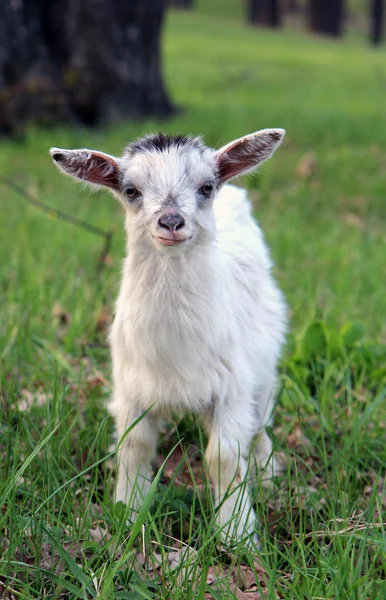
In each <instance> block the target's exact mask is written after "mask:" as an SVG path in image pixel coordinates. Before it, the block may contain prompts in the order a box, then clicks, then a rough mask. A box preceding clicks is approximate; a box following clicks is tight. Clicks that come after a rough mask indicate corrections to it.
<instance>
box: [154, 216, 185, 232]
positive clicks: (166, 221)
mask: <svg viewBox="0 0 386 600" xmlns="http://www.w3.org/2000/svg"><path fill="white" fill-rule="evenodd" d="M158 225H159V226H160V227H164V228H165V229H169V230H170V231H177V230H178V229H182V227H183V226H184V225H185V219H184V217H183V216H182V215H180V214H179V213H166V214H165V215H161V216H160V218H159V219H158Z"/></svg>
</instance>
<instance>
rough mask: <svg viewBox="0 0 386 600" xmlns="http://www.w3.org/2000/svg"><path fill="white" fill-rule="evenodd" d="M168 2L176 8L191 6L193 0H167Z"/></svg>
mask: <svg viewBox="0 0 386 600" xmlns="http://www.w3.org/2000/svg"><path fill="white" fill-rule="evenodd" d="M169 4H170V5H171V6H177V7H178V8H193V6H194V0H169Z"/></svg>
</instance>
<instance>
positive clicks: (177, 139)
mask: <svg viewBox="0 0 386 600" xmlns="http://www.w3.org/2000/svg"><path fill="white" fill-rule="evenodd" d="M171 148H177V149H192V150H199V151H200V152H203V151H204V150H205V146H204V144H203V143H202V141H201V140H200V138H198V137H190V136H188V135H167V134H164V133H156V134H153V135H147V136H146V137H144V138H142V139H139V140H137V141H135V142H132V143H130V144H129V145H128V146H127V147H126V150H125V154H127V155H129V156H133V155H134V154H136V153H137V152H165V151H168V150H170V149H171Z"/></svg>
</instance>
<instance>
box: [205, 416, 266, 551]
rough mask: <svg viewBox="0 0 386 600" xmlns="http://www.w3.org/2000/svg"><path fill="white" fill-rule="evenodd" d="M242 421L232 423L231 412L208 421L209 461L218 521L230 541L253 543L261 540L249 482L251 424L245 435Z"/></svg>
mask: <svg viewBox="0 0 386 600" xmlns="http://www.w3.org/2000/svg"><path fill="white" fill-rule="evenodd" d="M221 412H222V410H221ZM224 412H226V409H225V408H224ZM219 417H220V418H219ZM239 425H240V424H239V423H237V424H236V423H235V426H234V427H233V426H232V419H231V418H230V415H225V414H222V415H216V416H215V417H214V418H213V419H211V420H210V424H209V423H208V424H207V426H208V430H209V442H208V447H207V450H206V461H207V464H208V469H209V475H210V478H211V480H212V482H213V485H214V489H215V503H216V506H217V507H218V518H217V522H218V525H219V527H220V532H221V537H222V539H223V541H224V542H225V543H226V544H227V545H230V544H233V543H236V544H237V543H239V542H240V541H244V542H246V543H247V544H250V542H251V541H252V540H253V541H254V542H255V543H258V538H257V536H256V535H255V527H256V515H255V512H254V510H253V508H252V504H251V500H250V496H249V490H248V484H247V470H248V463H247V460H246V456H247V455H248V451H249V447H250V442H251V439H250V438H251V435H250V434H249V433H248V429H249V426H250V424H248V425H247V426H246V428H245V430H244V435H242V431H240V426H239Z"/></svg>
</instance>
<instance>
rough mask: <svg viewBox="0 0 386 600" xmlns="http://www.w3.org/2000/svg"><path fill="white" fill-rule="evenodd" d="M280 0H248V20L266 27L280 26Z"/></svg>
mask: <svg viewBox="0 0 386 600" xmlns="http://www.w3.org/2000/svg"><path fill="white" fill-rule="evenodd" d="M280 8H281V6H280V0H248V21H249V22H250V23H253V24H258V25H265V26H267V27H280V25H281V11H280Z"/></svg>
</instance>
